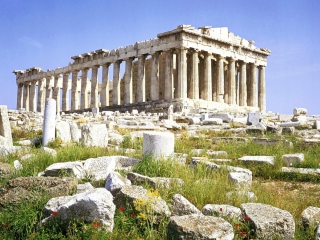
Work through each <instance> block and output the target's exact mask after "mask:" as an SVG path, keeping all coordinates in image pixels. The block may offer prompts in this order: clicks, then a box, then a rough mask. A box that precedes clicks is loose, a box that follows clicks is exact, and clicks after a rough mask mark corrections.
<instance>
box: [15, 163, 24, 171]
mask: <svg viewBox="0 0 320 240" xmlns="http://www.w3.org/2000/svg"><path fill="white" fill-rule="evenodd" d="M13 167H14V168H15V169H16V170H18V171H19V170H22V169H23V166H22V164H21V163H20V162H19V160H14V161H13Z"/></svg>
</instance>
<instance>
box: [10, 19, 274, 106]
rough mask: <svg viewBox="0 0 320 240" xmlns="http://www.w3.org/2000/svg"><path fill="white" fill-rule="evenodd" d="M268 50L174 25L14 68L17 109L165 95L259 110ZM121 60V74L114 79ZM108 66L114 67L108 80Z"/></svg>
mask: <svg viewBox="0 0 320 240" xmlns="http://www.w3.org/2000/svg"><path fill="white" fill-rule="evenodd" d="M269 55H270V50H269V49H267V48H258V47H256V46H254V41H252V40H250V41H248V40H246V39H244V38H241V37H239V36H237V35H235V34H233V33H232V32H229V31H228V28H226V27H223V28H212V27H209V26H205V27H200V28H198V29H196V28H194V27H192V26H190V25H180V26H178V27H177V28H176V29H173V30H171V31H167V32H164V33H160V34H158V35H157V38H154V39H151V40H146V41H141V42H136V43H135V44H133V45H129V46H126V47H120V48H117V49H113V50H111V51H109V50H105V49H99V50H95V51H92V52H89V53H84V54H80V55H76V56H73V57H71V59H72V62H71V63H69V65H68V66H65V67H62V68H56V69H55V70H47V71H44V70H42V69H41V68H39V67H32V68H29V69H26V70H14V74H15V75H16V83H17V86H18V90H17V108H18V109H20V108H25V109H26V110H30V111H40V112H43V110H44V98H45V97H52V98H53V99H55V100H56V101H57V103H58V105H57V111H59V110H60V109H61V110H62V111H68V110H72V111H73V110H84V109H90V108H96V107H108V106H109V105H110V104H111V105H114V106H124V105H128V104H137V103H141V102H148V101H157V100H171V99H192V100H194V101H199V100H202V101H208V102H217V103H219V104H229V105H231V106H233V105H235V106H242V107H254V108H257V107H259V108H260V110H261V111H265V110H266V89H265V84H266V78H265V71H266V66H267V57H268V56H269ZM111 65H112V66H111ZM121 65H123V66H122V69H123V68H124V67H125V73H124V76H120V73H121V71H120V69H121ZM109 68H111V69H113V76H112V77H110V78H109ZM99 71H100V72H101V74H99ZM90 72H91V74H90ZM100 75H101V76H102V79H101V80H99V79H98V76H100ZM36 88H38V91H36ZM61 89H62V91H61V93H62V94H60V90H61ZM36 95H37V96H36ZM36 99H38V102H37V106H36ZM61 99H62V101H61ZM99 101H100V102H99ZM60 103H61V106H60Z"/></svg>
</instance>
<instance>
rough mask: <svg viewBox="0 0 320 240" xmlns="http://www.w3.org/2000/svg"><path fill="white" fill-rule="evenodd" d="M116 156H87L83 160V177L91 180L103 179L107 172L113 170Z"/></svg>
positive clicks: (115, 164)
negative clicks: (87, 157)
mask: <svg viewBox="0 0 320 240" xmlns="http://www.w3.org/2000/svg"><path fill="white" fill-rule="evenodd" d="M117 161H118V159H117V157H114V156H112V157H98V158H89V159H87V160H86V161H85V162H84V165H83V173H84V177H86V178H89V179H91V180H93V181H99V180H105V179H106V178H107V176H108V175H109V173H112V172H114V171H115V169H116V166H117Z"/></svg>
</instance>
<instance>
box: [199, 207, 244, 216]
mask: <svg viewBox="0 0 320 240" xmlns="http://www.w3.org/2000/svg"><path fill="white" fill-rule="evenodd" d="M201 212H202V213H203V214H204V215H206V216H213V215H214V216H223V217H230V218H233V217H236V218H239V217H240V215H241V209H240V208H237V207H234V206H231V205H226V204H207V205H205V206H204V207H203V208H202V210H201Z"/></svg>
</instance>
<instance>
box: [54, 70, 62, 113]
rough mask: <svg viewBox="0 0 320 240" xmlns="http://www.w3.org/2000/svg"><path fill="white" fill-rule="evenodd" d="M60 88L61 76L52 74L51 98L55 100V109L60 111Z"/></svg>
mask: <svg viewBox="0 0 320 240" xmlns="http://www.w3.org/2000/svg"><path fill="white" fill-rule="evenodd" d="M60 88H61V78H60V74H59V75H56V76H54V90H53V99H54V100H56V104H57V106H56V111H57V113H59V112H60Z"/></svg>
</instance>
